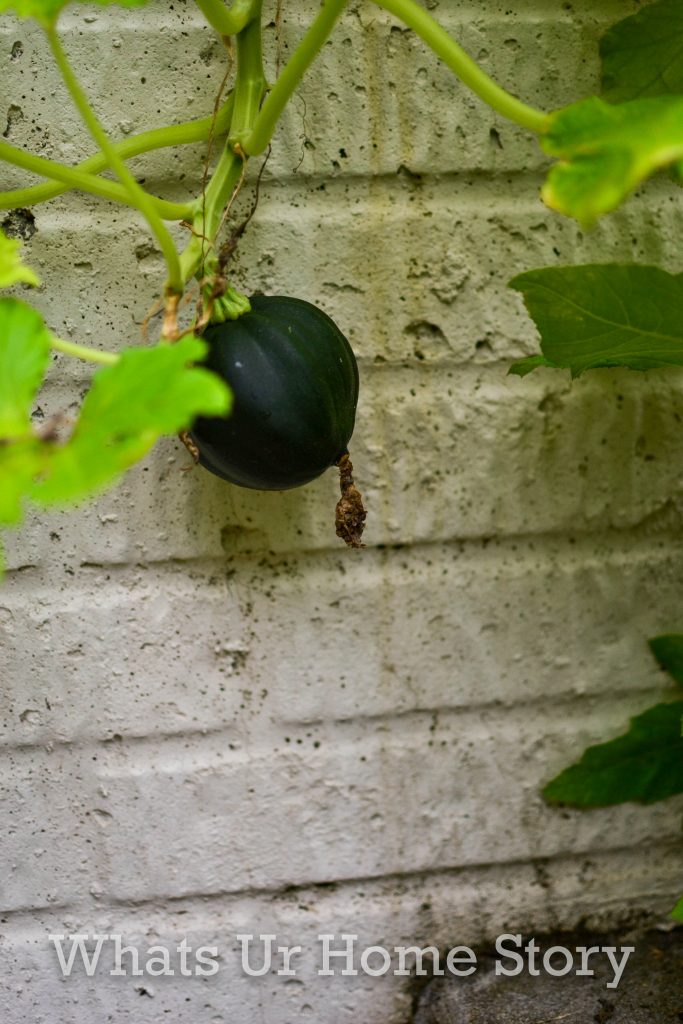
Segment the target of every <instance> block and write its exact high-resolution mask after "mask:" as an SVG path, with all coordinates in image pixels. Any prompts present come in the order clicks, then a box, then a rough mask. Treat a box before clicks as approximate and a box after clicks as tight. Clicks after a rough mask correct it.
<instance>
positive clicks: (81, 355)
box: [50, 335, 119, 366]
mask: <svg viewBox="0 0 683 1024" xmlns="http://www.w3.org/2000/svg"><path fill="white" fill-rule="evenodd" d="M50 348H52V349H54V350H55V352H62V353H63V354H64V355H67V356H74V357H75V358H76V359H85V360H87V362H89V363H100V364H101V365H102V366H113V365H114V363H116V362H118V359H119V357H118V356H117V355H115V354H114V353H113V352H100V351H98V350H97V349H95V348H88V346H87V345H77V344H76V342H75V341H65V340H64V339H63V338H56V337H55V336H54V335H53V336H52V337H51V338H50Z"/></svg>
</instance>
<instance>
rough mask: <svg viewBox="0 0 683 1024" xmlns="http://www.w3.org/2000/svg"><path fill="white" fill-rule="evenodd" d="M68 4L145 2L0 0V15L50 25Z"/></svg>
mask: <svg viewBox="0 0 683 1024" xmlns="http://www.w3.org/2000/svg"><path fill="white" fill-rule="evenodd" d="M70 2H75V3H88V4H99V5H100V6H104V5H108V4H113V3H116V4H119V5H120V6H121V7H140V6H142V4H144V3H147V0H0V14H2V13H3V11H12V12H13V13H14V14H17V15H19V17H20V18H35V19H36V21H39V22H41V24H43V25H51V24H53V23H54V22H55V20H56V19H57V17H58V16H59V13H60V11H61V10H62V8H63V7H66V5H67V4H68V3H70Z"/></svg>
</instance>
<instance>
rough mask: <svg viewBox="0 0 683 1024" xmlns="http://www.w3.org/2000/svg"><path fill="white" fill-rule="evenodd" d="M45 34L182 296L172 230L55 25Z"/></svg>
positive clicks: (173, 289) (172, 284)
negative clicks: (103, 119)
mask: <svg viewBox="0 0 683 1024" xmlns="http://www.w3.org/2000/svg"><path fill="white" fill-rule="evenodd" d="M45 32H46V35H47V38H48V42H49V44H50V49H51V50H52V54H53V56H54V59H55V62H56V64H57V67H58V68H59V71H60V73H61V75H62V78H63V79H64V84H65V85H66V87H67V89H68V91H69V93H70V95H71V98H72V99H73V101H74V103H75V105H76V108H77V109H78V112H79V113H80V115H81V117H82V118H83V121H84V123H85V125H86V127H87V128H88V130H89V132H90V134H91V135H92V137H93V139H94V140H95V142H96V143H97V145H98V146H99V147H100V149H101V150H102V152H103V154H104V156H105V157H106V158H107V163H108V164H109V166H110V167H111V168H112V170H113V171H115V172H116V174H117V176H118V178H119V180H120V182H121V184H122V185H123V186H124V188H125V189H126V191H127V192H128V193H129V195H130V197H131V200H132V203H133V205H134V206H136V207H137V209H138V210H139V211H140V213H142V215H143V216H144V217H145V219H146V221H147V223H148V224H149V226H150V228H151V230H152V233H153V234H154V236H155V238H156V240H157V242H158V243H159V246H160V248H161V251H162V253H163V255H164V258H165V260H166V266H167V268H168V280H167V283H166V287H167V291H171V292H175V293H178V294H179V293H181V292H182V290H183V279H182V275H181V272H180V260H179V258H178V253H177V250H176V247H175V244H174V242H173V239H172V238H171V235H170V233H169V231H168V229H167V228H166V226H165V224H164V222H163V221H162V219H161V217H160V216H159V214H158V213H157V211H156V209H155V207H154V204H153V203H152V201H151V199H150V197H149V196H148V195H147V193H146V192H145V190H144V189H143V188H141V186H140V185H139V184H138V183H137V181H136V180H135V178H134V177H133V175H132V174H131V172H130V171H129V170H128V168H127V167H126V164H125V163H124V161H123V159H122V157H121V156H120V155H119V153H118V152H117V150H116V147H115V146H114V144H113V143H112V142H111V141H110V139H109V137H108V135H107V133H106V132H105V130H104V128H103V127H102V125H101V124H100V122H99V121H98V119H97V116H96V114H95V112H94V110H93V109H92V107H91V106H90V103H89V102H88V98H87V96H86V95H85V93H84V92H83V89H82V88H81V86H80V84H79V82H78V79H77V78H76V76H75V74H74V72H73V70H72V68H71V65H70V64H69V60H68V57H67V56H66V53H65V52H64V49H63V47H62V44H61V42H60V39H59V36H58V35H57V31H56V29H55V27H54V25H53V24H51V25H49V26H47V27H46V28H45Z"/></svg>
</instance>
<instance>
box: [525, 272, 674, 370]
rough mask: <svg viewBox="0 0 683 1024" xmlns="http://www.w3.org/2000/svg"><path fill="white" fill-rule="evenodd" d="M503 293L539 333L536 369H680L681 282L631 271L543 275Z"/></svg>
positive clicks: (528, 277) (533, 275) (661, 274)
mask: <svg viewBox="0 0 683 1024" xmlns="http://www.w3.org/2000/svg"><path fill="white" fill-rule="evenodd" d="M510 287H511V288H514V289H515V290H516V291H519V292H521V293H522V295H523V296H524V303H525V305H526V308H527V309H528V311H529V313H530V315H531V316H532V317H533V320H534V322H535V324H536V326H537V328H538V330H539V332H540V335H541V351H542V353H543V356H544V358H545V360H546V362H545V363H544V364H540V365H552V366H556V367H566V368H568V369H570V370H571V372H572V376H575V377H576V376H578V375H579V374H580V373H583V371H584V370H588V369H591V368H594V367H598V366H627V367H629V368H630V369H632V370H650V369H653V368H655V367H662V366H683V274H668V273H667V272H666V271H665V270H661V269H660V268H659V267H647V266H639V265H637V264H623V265H620V264H614V263H610V264H604V265H603V264H588V265H586V266H578V267H545V268H543V269H541V270H531V271H528V272H527V273H525V274H519V275H518V276H517V277H515V278H513V280H512V281H510ZM532 358H533V357H532ZM537 365H538V364H537ZM526 366H527V367H528V369H525V372H529V371H530V370H531V369H534V368H535V367H534V366H533V365H531V364H530V363H529V362H528V361H526ZM517 372H519V371H517Z"/></svg>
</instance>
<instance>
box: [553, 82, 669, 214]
mask: <svg viewBox="0 0 683 1024" xmlns="http://www.w3.org/2000/svg"><path fill="white" fill-rule="evenodd" d="M541 145H542V147H543V149H544V151H545V152H546V153H548V155H549V156H554V157H558V158H559V159H560V161H561V163H559V164H555V166H554V167H553V168H552V169H551V170H550V172H549V174H548V177H547V179H546V183H545V185H544V186H543V188H542V190H541V195H542V197H543V200H544V202H545V203H547V205H548V206H549V207H550V208H551V209H553V210H557V211H558V213H562V214H565V215H566V216H567V217H574V218H575V219H576V220H578V221H579V222H580V223H581V224H583V225H584V226H586V227H590V226H591V225H592V224H594V223H595V221H596V220H597V219H598V218H599V217H601V216H602V215H603V214H605V213H609V211H610V210H614V209H615V208H616V207H617V206H619V204H620V203H621V202H622V201H623V200H624V199H625V197H626V196H627V195H628V194H629V192H631V191H632V190H633V189H634V188H635V187H636V186H637V185H639V184H640V182H641V181H644V180H645V179H646V178H648V177H649V176H650V175H651V174H653V173H654V172H655V171H657V170H661V169H662V168H665V167H669V166H670V165H671V164H676V163H677V162H678V161H680V160H681V159H682V158H683V96H658V97H655V98H652V99H642V100H633V101H632V102H630V103H622V104H620V105H619V106H610V105H609V104H607V103H604V102H603V101H602V100H600V99H597V97H592V98H591V99H587V100H582V101H581V102H580V103H574V104H572V105H571V106H569V107H565V108H564V109H562V110H559V111H558V112H557V113H556V114H554V115H553V118H552V120H551V124H550V128H549V130H548V132H547V133H546V134H545V135H543V136H542V138H541Z"/></svg>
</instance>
